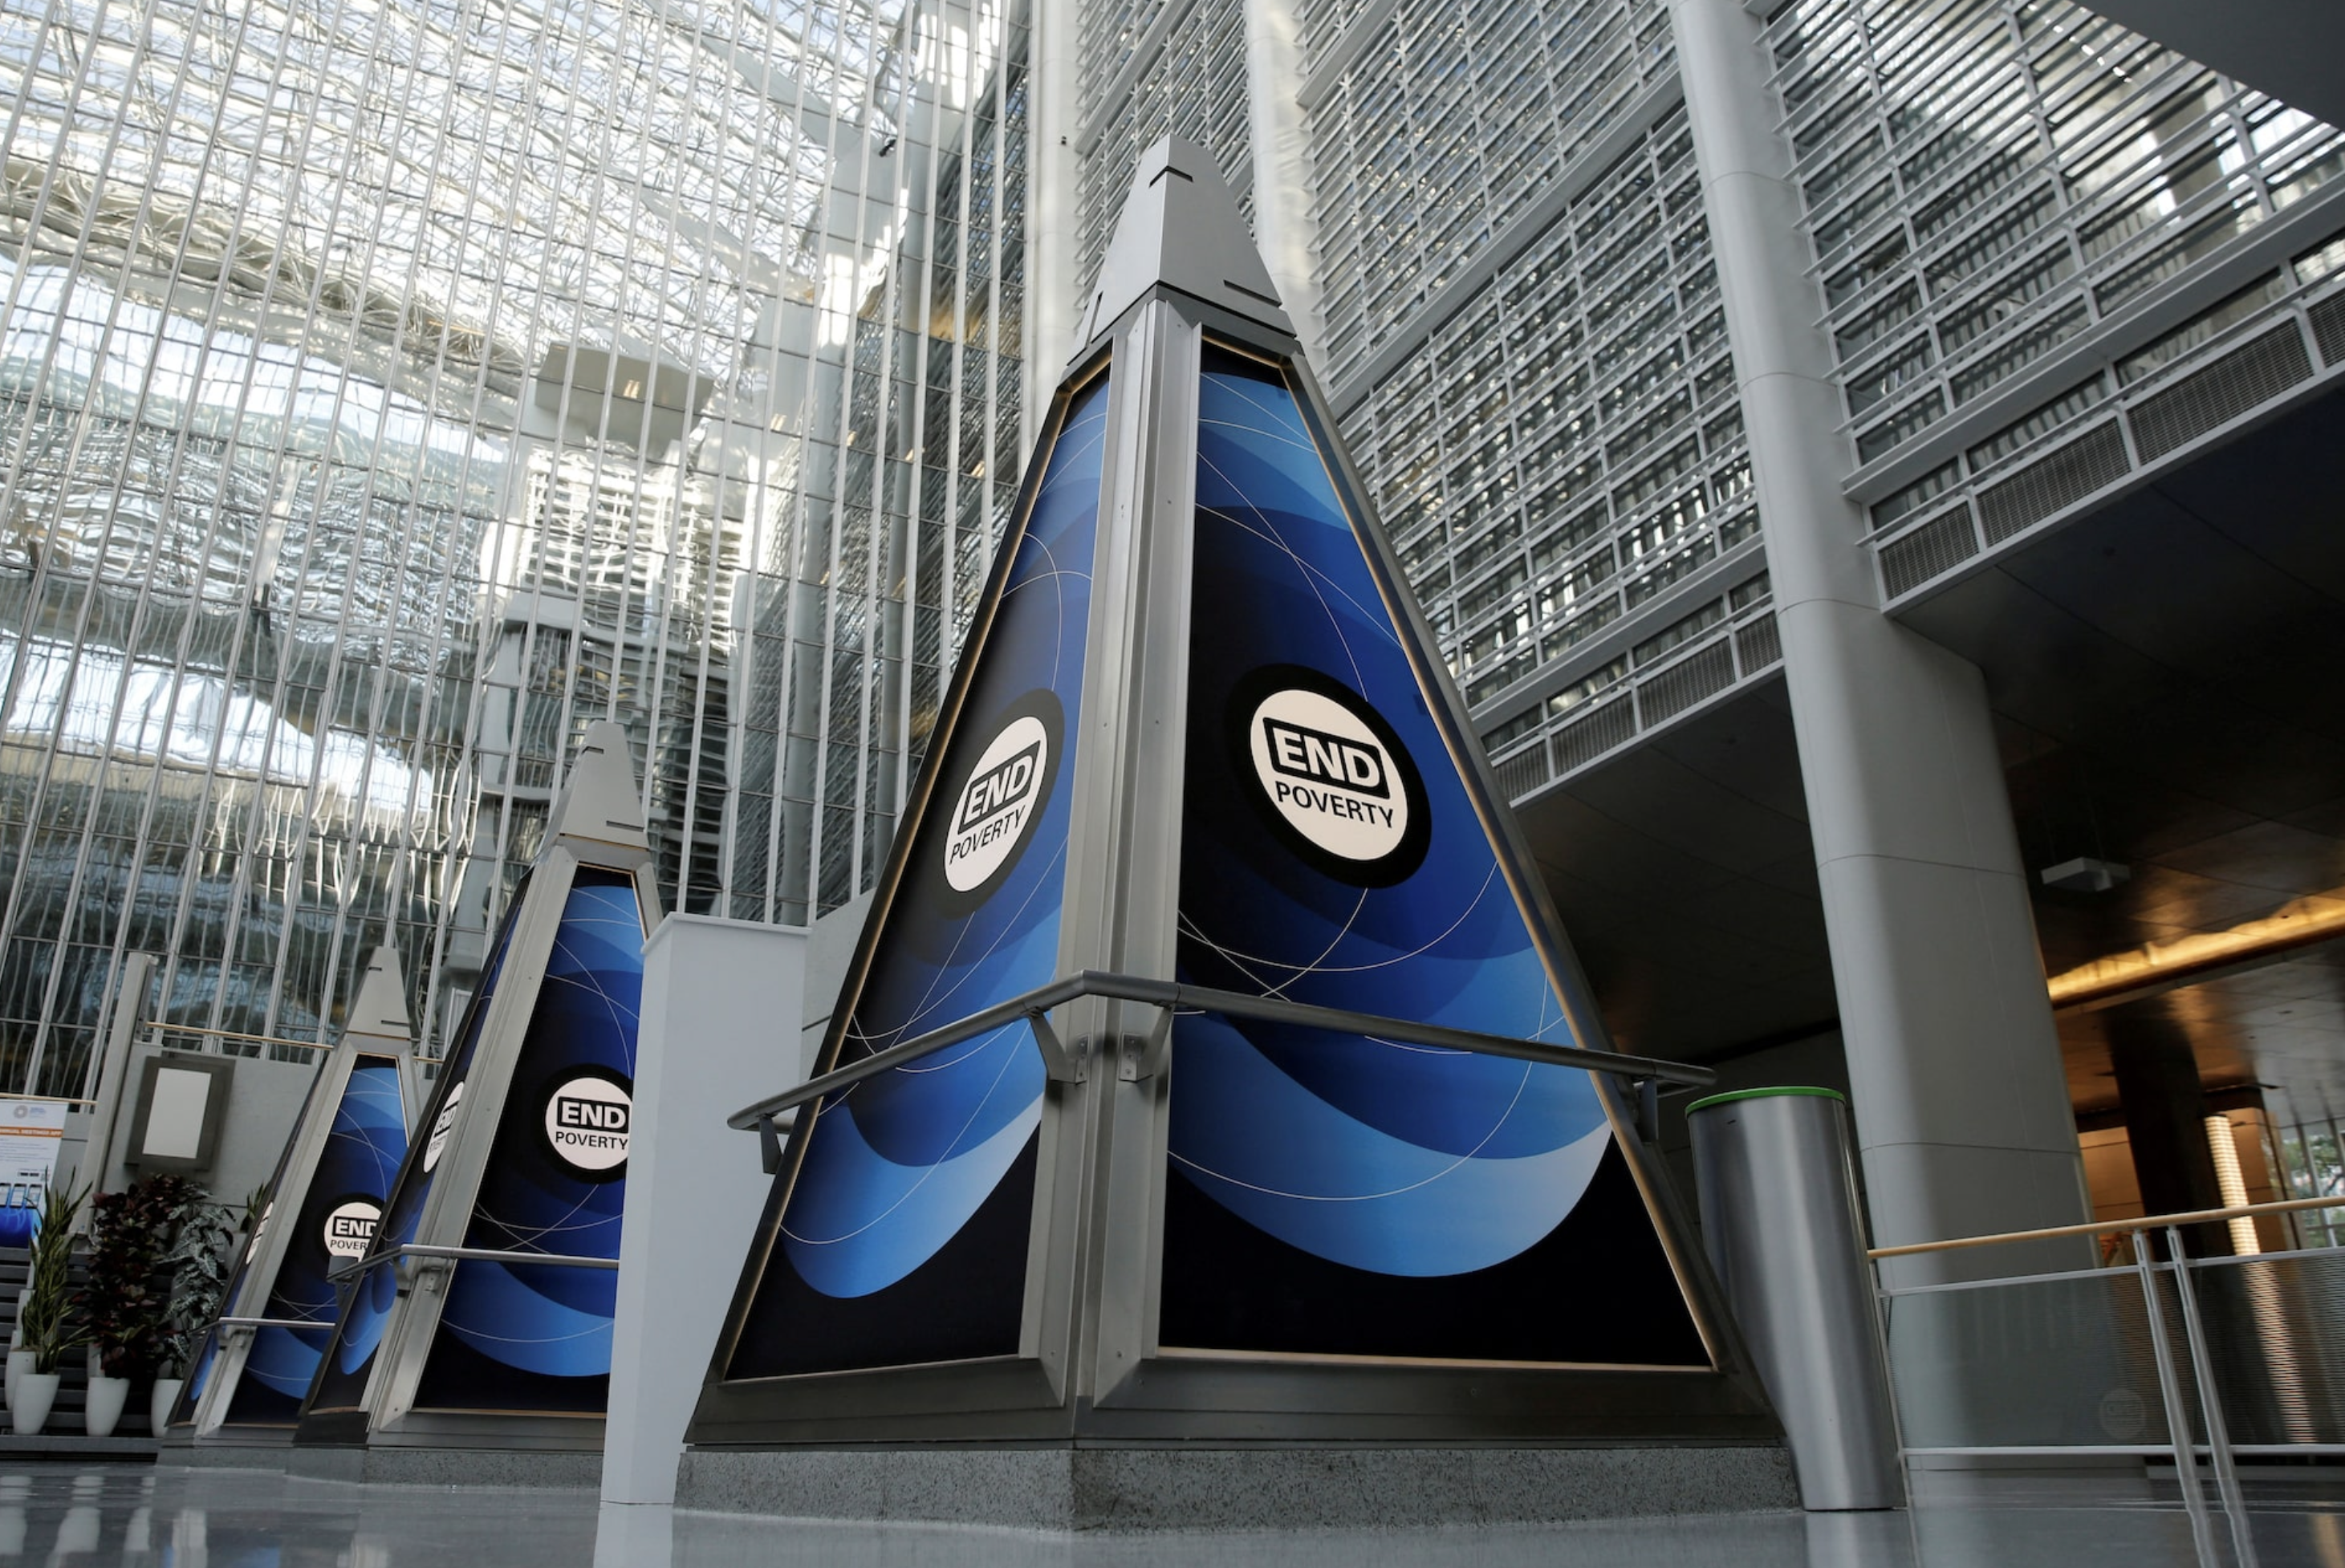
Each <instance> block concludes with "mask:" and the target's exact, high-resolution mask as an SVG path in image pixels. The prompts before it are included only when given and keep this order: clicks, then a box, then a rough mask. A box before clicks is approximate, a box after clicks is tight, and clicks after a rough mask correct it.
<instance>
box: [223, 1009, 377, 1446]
mask: <svg viewBox="0 0 2345 1568" xmlns="http://www.w3.org/2000/svg"><path fill="white" fill-rule="evenodd" d="M406 1156H407V1108H406V1105H405V1103H404V1102H403V1100H402V1099H401V1094H400V1083H399V1064H398V1062H397V1061H396V1060H394V1059H393V1058H391V1057H385V1056H374V1055H368V1056H361V1057H359V1058H358V1061H357V1062H356V1064H355V1065H353V1066H352V1067H351V1068H350V1077H349V1078H348V1080H347V1081H346V1082H345V1083H344V1086H343V1088H342V1098H341V1104H340V1106H339V1107H337V1108H336V1109H335V1112H334V1120H333V1125H332V1127H331V1128H330V1129H329V1130H328V1132H327V1134H326V1142H325V1147H324V1148H323V1149H321V1150H320V1153H319V1156H318V1164H317V1168H315V1170H313V1171H312V1172H311V1173H310V1182H309V1189H308V1191H307V1193H306V1195H305V1196H304V1198H303V1199H302V1202H301V1207H300V1212H299V1214H298V1215H296V1216H293V1217H292V1218H291V1219H290V1223H291V1224H292V1225H293V1227H294V1229H293V1233H292V1235H291V1236H290V1237H289V1238H288V1239H287V1242H286V1246H285V1249H284V1252H283V1254H282V1258H281V1260H280V1261H279V1265H278V1270H277V1278H276V1279H275V1280H273V1281H271V1283H270V1287H269V1294H268V1297H267V1299H266V1301H265V1303H264V1304H263V1306H262V1307H261V1310H260V1311H259V1316H261V1317H264V1318H279V1319H289V1320H299V1321H303V1322H311V1323H315V1324H317V1325H318V1327H317V1328H315V1329H313V1330H303V1329H276V1328H269V1329H259V1330H254V1333H253V1337H252V1346H251V1349H250V1350H249V1351H248V1352H247V1354H246V1357H245V1367H244V1376H243V1379H242V1380H241V1381H239V1383H238V1385H237V1388H236V1391H235V1393H234V1394H233V1395H232V1396H231V1398H230V1400H229V1403H228V1417H227V1420H228V1423H229V1424H239V1423H260V1424H267V1425H289V1424H291V1422H292V1421H293V1419H294V1418H295V1417H296V1416H297V1415H299V1413H300V1409H301V1399H302V1396H303V1395H305V1394H307V1393H308V1392H309V1391H310V1383H311V1381H314V1380H315V1378H316V1377H317V1373H318V1365H319V1362H320V1359H321V1357H322V1356H323V1355H324V1352H325V1347H326V1341H327V1339H328V1337H329V1335H330V1332H331V1330H332V1328H333V1323H334V1313H335V1308H336V1300H335V1291H334V1287H333V1286H332V1285H331V1284H330V1283H329V1282H328V1280H327V1278H326V1275H327V1271H328V1270H330V1269H331V1268H332V1267H333V1266H334V1265H336V1264H338V1263H341V1262H343V1261H345V1260H347V1259H350V1258H354V1257H357V1256H359V1255H360V1253H361V1252H363V1251H364V1249H365V1248H366V1246H367V1245H368V1243H369V1241H370V1240H371V1238H372V1235H373V1230H374V1223H375V1219H376V1218H378V1217H379V1216H380V1214H381V1209H382V1205H383V1203H384V1201H385V1199H388V1198H389V1197H390V1195H391V1182H392V1179H394V1178H395V1177H396V1176H397V1175H398V1174H399V1167H400V1162H401V1160H402V1159H404V1158H406ZM281 1187H282V1182H281V1180H280V1182H279V1189H281ZM287 1222H288V1219H287V1217H285V1216H283V1215H279V1214H275V1213H272V1214H271V1215H270V1217H269V1223H271V1224H283V1223H287ZM235 1299H236V1294H235V1291H234V1290H230V1292H229V1296H228V1300H235ZM197 1397H198V1398H199V1397H201V1391H200V1390H198V1391H197Z"/></svg>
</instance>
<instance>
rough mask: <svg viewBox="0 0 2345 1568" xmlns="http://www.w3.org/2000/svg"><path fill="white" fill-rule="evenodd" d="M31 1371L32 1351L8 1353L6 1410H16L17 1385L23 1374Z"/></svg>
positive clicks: (22, 1378)
mask: <svg viewBox="0 0 2345 1568" xmlns="http://www.w3.org/2000/svg"><path fill="white" fill-rule="evenodd" d="M32 1370H33V1352H32V1351H17V1350H12V1351H9V1352H8V1383H7V1389H6V1394H7V1400H8V1408H9V1409H10V1410H15V1408H16V1385H17V1383H19V1382H21V1381H23V1380H24V1376H25V1373H26V1372H29V1371H32Z"/></svg>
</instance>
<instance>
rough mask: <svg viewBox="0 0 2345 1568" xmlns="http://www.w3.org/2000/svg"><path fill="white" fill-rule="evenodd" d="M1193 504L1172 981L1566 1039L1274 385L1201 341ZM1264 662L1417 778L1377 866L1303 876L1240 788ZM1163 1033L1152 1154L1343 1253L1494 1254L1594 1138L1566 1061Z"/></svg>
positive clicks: (1337, 516)
mask: <svg viewBox="0 0 2345 1568" xmlns="http://www.w3.org/2000/svg"><path fill="white" fill-rule="evenodd" d="M1196 504H1197V539H1196V557H1195V567H1194V572H1195V578H1194V602H1195V604H1196V605H1197V611H1196V615H1195V620H1194V622H1193V632H1192V637H1191V647H1190V683H1191V684H1190V692H1191V706H1190V716H1189V742H1188V744H1189V762H1188V767H1187V803H1186V804H1187V811H1186V816H1185V818H1184V824H1183V838H1182V865H1181V937H1180V945H1179V967H1180V971H1181V975H1182V977H1183V979H1186V980H1190V981H1193V982H1195V983H1197V984H1200V985H1205V986H1217V987H1221V988H1224V989H1228V990H1233V991H1244V992H1248V993H1252V994H1254V995H1261V996H1284V997H1289V998H1291V999H1293V1000H1295V1001H1299V1002H1308V1003H1315V1004H1320V1005H1324V1006H1328V1007H1348V1008H1354V1009H1357V1010H1359V1011H1363V1012H1369V1013H1376V1014H1381V1015H1384V1016H1386V1017H1404V1018H1410V1019H1415V1020H1419V1021H1423V1022H1427V1023H1436V1024H1445V1025H1450V1026H1454V1027H1459V1028H1467V1029H1477V1030H1483V1031H1487V1032H1488V1033H1492V1034H1499V1035H1511V1036H1515V1037H1524V1038H1530V1039H1546V1040H1553V1041H1556V1042H1557V1043H1558V1044H1569V1043H1571V1040H1572V1033H1571V1029H1570V1027H1569V1025H1568V1021H1567V1019H1566V1017H1565V1012H1564V1007H1563V1005H1562V1002H1561V1000H1560V998H1559V997H1558V995H1557V992H1556V989H1555V986H1554V985H1553V983H1552V982H1551V980H1550V979H1549V977H1548V970H1547V966H1546V964H1545V962H1544V961H1543V959H1542V956H1541V955H1540V953H1539V950H1538V946H1537V945H1536V943H1535V941H1534V939H1533V936H1532V934H1531V930H1530V926H1529V924H1528V920H1527V919H1526V917H1525V916H1524V913H1523V910H1522V907H1521V905H1520V904H1519V903H1518V899H1517V896H1516V895H1515V892H1514V890H1513V888H1512V887H1511V886H1510V885H1509V884H1508V880H1507V877H1506V875H1505V874H1504V872H1503V871H1502V870H1501V869H1500V866H1499V864H1498V861H1497V853H1496V851H1495V850H1494V848H1493V846H1492V841H1491V837H1490V834H1489V830H1488V828H1487V825H1486V824H1485V823H1484V822H1483V820H1482V818H1481V816H1480V814H1478V812H1477V809H1476V806H1475V804H1474V801H1473V799H1472V797H1471V796H1469V795H1468V794H1467V789H1466V785H1465V784H1464V781H1463V780H1462V778H1461V777H1460V775H1459V773H1458V770H1457V765H1456V764H1455V763H1454V761H1453V760H1452V758H1451V756H1450V754H1449V750H1448V747H1447V744H1445V741H1444V738H1443V733H1442V730H1441V728H1440V726H1438V725H1437V724H1436V722H1435V720H1434V718H1433V715H1432V713H1431V712H1430V710H1429V709H1428V707H1427V704H1426V697H1425V693H1424V692H1423V691H1422V690H1421V689H1420V687H1419V685H1418V683H1417V678H1416V673H1415V671H1414V670H1413V669H1412V667H1411V665H1410V663H1409V660H1408V657H1407V655H1406V652H1405V651H1404V649H1403V645H1402V642H1401V640H1400V636H1401V634H1400V632H1398V630H1397V629H1396V622H1395V621H1394V618H1393V615H1392V613H1391V612H1390V611H1389V610H1388V609H1387V607H1386V603H1385V601H1384V598H1383V596H1382V595H1381V594H1380V593H1379V592H1378V590H1377V587H1376V579H1375V577H1374V575H1373V573H1372V572H1371V569H1370V567H1369V564H1368V561H1367V559H1366V557H1365V554H1364V552H1363V550H1362V545H1361V542H1360V541H1359V540H1358V538H1356V537H1355V534H1354V531H1353V526H1352V522H1351V520H1350V518H1349V516H1348V515H1347V514H1346V512H1345V509H1344V507H1343V505H1342V503H1341V501H1339V500H1338V499H1337V494H1336V491H1335V484H1334V482H1333V481H1332V480H1331V479H1330V477H1329V473H1328V468H1327V464H1326V461H1325V459H1324V458H1323V456H1322V454H1321V453H1320V451H1319V450H1318V448H1317V447H1316V446H1315V443H1314V441H1313V439H1312V434H1311V431H1310V430H1309V428H1308V427H1307V426H1306V424H1305V423H1304V418H1303V415H1302V412H1301V410H1300V409H1299V408H1298V407H1297V406H1296V403H1295V399H1294V393H1293V392H1292V391H1291V390H1290V389H1288V388H1287V387H1286V385H1285V384H1284V381H1283V380H1282V379H1281V378H1280V376H1279V374H1278V372H1277V371H1276V370H1274V369H1270V368H1268V367H1263V366H1258V365H1256V364H1254V363H1253V362H1251V361H1247V360H1243V359H1239V358H1238V357H1236V356H1234V355H1231V354H1227V353H1223V352H1221V351H1219V350H1215V349H1208V351H1207V356H1206V373H1205V375H1204V378H1203V388H1202V390H1201V398H1200V408H1199V416H1198V449H1197V502H1196ZM1280 668H1293V669H1297V670H1299V671H1304V672H1309V673H1312V674H1313V675H1315V676H1316V677H1319V678H1322V679H1324V680H1325V682H1331V683H1334V685H1335V686H1337V687H1340V688H1342V689H1343V690H1344V691H1345V692H1348V693H1354V694H1355V696H1356V697H1358V698H1362V699H1365V703H1364V705H1365V707H1366V708H1367V709H1369V710H1370V711H1372V712H1373V713H1376V714H1377V715H1379V716H1380V717H1381V719H1382V721H1383V722H1384V723H1385V724H1386V725H1387V726H1389V729H1390V731H1391V732H1392V733H1393V735H1394V736H1395V737H1396V738H1397V739H1398V741H1399V742H1400V744H1401V746H1402V748H1403V749H1404V750H1405V751H1406V754H1407V756H1408V758H1409V759H1411V760H1413V762H1414V763H1415V765H1416V772H1417V773H1418V774H1421V775H1422V780H1423V791H1424V797H1425V798H1424V800H1423V801H1422V802H1420V803H1417V804H1418V807H1419V809H1421V810H1422V811H1423V812H1424V813H1425V814H1426V817H1427V819H1428V825H1429V829H1430V838H1429V842H1428V843H1427V844H1426V848H1425V853H1424V858H1423V861H1422V864H1421V865H1417V866H1416V869H1414V870H1413V871H1410V872H1408V873H1407V874H1406V875H1405V876H1403V877H1402V878H1401V879H1400V880H1398V881H1397V882H1395V883H1393V884H1392V885H1383V886H1376V885H1365V886H1364V885H1358V884H1357V882H1355V881H1352V880H1346V879H1344V878H1343V877H1340V876H1338V875H1330V874H1328V873H1327V871H1325V869H1324V868H1322V867H1321V866H1318V865H1314V864H1312V863H1310V862H1309V861H1307V860H1306V859H1305V858H1304V857H1303V856H1302V855H1298V854H1297V853H1295V851H1294V849H1293V848H1292V847H1291V846H1290V845H1289V844H1288V843H1286V842H1285V841H1284V839H1282V837H1281V835H1280V833H1279V830H1278V829H1277V828H1276V827H1275V826H1274V824H1273V823H1272V822H1271V821H1270V820H1269V815H1268V814H1267V813H1266V812H1265V811H1264V808H1263V805H1262V803H1261V801H1260V800H1259V799H1250V798H1248V794H1247V792H1254V793H1255V794H1257V795H1258V794H1259V793H1260V791H1261V788H1262V786H1261V785H1260V784H1258V783H1257V782H1256V779H1255V774H1254V767H1253V765H1252V764H1250V763H1249V762H1248V761H1247V760H1246V759H1245V757H1244V755H1243V754H1240V753H1239V752H1238V750H1237V749H1236V747H1235V746H1234V745H1233V742H1232V740H1231V736H1232V735H1233V733H1240V734H1242V733H1244V725H1245V723H1247V722H1249V715H1250V713H1251V710H1250V709H1249V712H1248V714H1241V715H1239V717H1238V719H1237V721H1236V723H1235V726H1234V727H1233V721H1232V717H1231V712H1232V708H1233V704H1241V703H1243V700H1244V693H1247V692H1248V691H1249V690H1252V689H1254V688H1257V687H1259V686H1260V685H1261V684H1262V682H1263V679H1264V672H1265V671H1268V672H1272V679H1273V681H1275V672H1276V671H1277V670H1278V669H1280ZM1249 683H1252V685H1251V686H1250V685H1249ZM1610 1138H1611V1133H1610V1129H1609V1123H1608V1121H1607V1119H1606V1117H1605V1114H1604V1111H1603V1108H1602V1106H1601V1104H1600V1103H1599V1099H1598V1098H1597V1095H1596V1093H1595V1091H1594V1089H1593V1088H1592V1087H1591V1086H1590V1084H1589V1080H1588V1077H1587V1075H1585V1074H1583V1073H1579V1072H1574V1071H1570V1070H1568V1069H1564V1068H1559V1067H1533V1066H1530V1065H1528V1064H1526V1063H1521V1062H1515V1061H1508V1060H1504V1059H1500V1058H1495V1057H1477V1056H1471V1055H1467V1054H1466V1053H1463V1052H1457V1051H1447V1050H1436V1049H1428V1048H1425V1047H1416V1046H1406V1045H1401V1044H1398V1043H1396V1042H1392V1041H1384V1040H1376V1039H1372V1038H1366V1037H1359V1036H1351V1035H1340V1034H1334V1033H1330V1032H1328V1031H1325V1030H1320V1029H1308V1028H1300V1027H1291V1026H1284V1025H1275V1024H1260V1023H1253V1022H1242V1021H1238V1020H1233V1019H1230V1018H1226V1017H1219V1016H1213V1015H1206V1016H1188V1017H1181V1018H1180V1019H1178V1020H1177V1021H1176V1023H1175V1026H1174V1030H1173V1103H1172V1130H1171V1158H1172V1161H1173V1168H1175V1169H1177V1170H1179V1171H1181V1172H1182V1173H1183V1174H1184V1175H1185V1176H1187V1177H1188V1178H1189V1179H1191V1180H1193V1181H1194V1182H1195V1183H1196V1184H1197V1185H1198V1186H1199V1187H1200V1188H1201V1189H1203V1191H1205V1192H1206V1193H1207V1194H1209V1195H1210V1196H1211V1197H1212V1198H1213V1199H1214V1200H1215V1201H1216V1202H1218V1203H1220V1204H1221V1205H1222V1206H1223V1207H1224V1208H1225V1209H1229V1210H1230V1211H1232V1212H1233V1213H1235V1214H1237V1215H1239V1216H1240V1217H1242V1218H1243V1219H1246V1220H1247V1221H1249V1222H1250V1223H1252V1224H1254V1225H1255V1226H1257V1227H1259V1228H1260V1229H1263V1230H1264V1231H1267V1232H1269V1233H1270V1234H1271V1235H1272V1236H1274V1237H1276V1238H1278V1239H1280V1240H1282V1241H1284V1242H1286V1243H1288V1244H1289V1245H1291V1246H1294V1247H1296V1248H1300V1249H1303V1250H1304V1251H1306V1252H1309V1253H1311V1254H1313V1255H1314V1256H1315V1257H1318V1258H1323V1259H1327V1260H1329V1261H1331V1262H1335V1263H1341V1264H1345V1265H1347V1266H1349V1267H1352V1268H1356V1269H1362V1270H1370V1271H1373V1272H1375V1273H1378V1274H1385V1275H1395V1276H1405V1277H1418V1278H1427V1277H1438V1276H1447V1275H1455V1274H1462V1273H1467V1272H1469V1271H1472V1270H1481V1269H1487V1268H1489V1267H1490V1266H1492V1265H1494V1264H1497V1263H1499V1262H1501V1261H1503V1260H1505V1259H1509V1258H1512V1257H1515V1256H1517V1255H1518V1254H1519V1253H1521V1252H1523V1251H1525V1250H1526V1249H1528V1248H1530V1247H1532V1246H1534V1245H1535V1244H1536V1243H1538V1241H1539V1240H1540V1239H1543V1238H1545V1237H1546V1236H1547V1235H1548V1234H1549V1233H1550V1232H1551V1231H1553V1230H1554V1229H1555V1228H1556V1226H1557V1225H1558V1224H1559V1223H1560V1222H1561V1221H1562V1220H1563V1219H1564V1218H1565V1217H1566V1216H1567V1215H1568V1214H1569V1213H1570V1212H1571V1211H1572V1209H1573V1208H1574V1206H1575V1205H1576V1204H1577V1203H1578V1202H1579V1199H1580V1196H1581V1194H1582V1193H1583V1192H1585V1191H1586V1190H1587V1189H1588V1187H1589V1181H1590V1180H1591V1179H1592V1178H1593V1177H1594V1175H1595V1173H1596V1169H1597V1166H1598V1164H1599V1161H1600V1160H1601V1158H1602V1157H1603V1155H1604V1154H1605V1152H1606V1150H1607V1149H1608V1148H1609V1145H1610ZM1167 1266H1168V1268H1170V1267H1172V1264H1171V1262H1170V1261H1168V1265H1167Z"/></svg>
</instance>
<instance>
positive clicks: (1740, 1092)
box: [1686, 1087, 1848, 1116]
mask: <svg viewBox="0 0 2345 1568" xmlns="http://www.w3.org/2000/svg"><path fill="white" fill-rule="evenodd" d="M1777 1095H1806V1096H1809V1097H1810V1098H1814V1099H1836V1100H1838V1101H1840V1103H1841V1104H1843V1105H1846V1104H1847V1103H1848V1097H1847V1096H1846V1095H1844V1094H1843V1093H1841V1092H1840V1090H1838V1089H1824V1088H1802V1087H1783V1088H1776V1089H1733V1090H1731V1091H1729V1092H1728V1093H1725V1094H1722V1095H1709V1096H1706V1097H1704V1098H1701V1099H1698V1100H1696V1101H1694V1102H1693V1104H1691V1105H1690V1106H1688V1107H1686V1115H1688V1116H1691V1115H1692V1114H1693V1113H1694V1112H1696V1111H1698V1110H1708V1109H1709V1108H1711V1106H1714V1105H1724V1104H1726V1103H1727V1102H1728V1101H1730V1100H1739V1099H1771V1098H1774V1097H1775V1096H1777Z"/></svg>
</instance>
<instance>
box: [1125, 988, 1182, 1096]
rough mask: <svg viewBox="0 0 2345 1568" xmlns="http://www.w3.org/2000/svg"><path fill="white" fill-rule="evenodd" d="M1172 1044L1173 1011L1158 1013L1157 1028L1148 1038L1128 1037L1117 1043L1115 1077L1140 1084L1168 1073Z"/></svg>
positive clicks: (1167, 1009) (1139, 1036)
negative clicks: (1167, 1052) (1168, 1052)
mask: <svg viewBox="0 0 2345 1568" xmlns="http://www.w3.org/2000/svg"><path fill="white" fill-rule="evenodd" d="M1172 1040H1173V1009H1172V1008H1170V1007H1159V1008H1158V1009H1157V1010H1156V1027H1154V1028H1152V1029H1151V1030H1149V1031H1148V1033H1147V1034H1145V1035H1126V1036H1124V1037H1122V1039H1121V1040H1119V1041H1118V1042H1117V1044H1118V1046H1119V1047H1120V1048H1119V1049H1118V1050H1117V1052H1116V1059H1115V1076H1116V1077H1117V1078H1119V1079H1120V1080H1122V1082H1124V1083H1128V1084H1136V1083H1139V1082H1141V1081H1142V1079H1145V1078H1152V1077H1155V1076H1156V1075H1157V1074H1158V1073H1160V1072H1162V1071H1163V1070H1164V1048H1165V1047H1166V1046H1168V1045H1170V1044H1171V1043H1172Z"/></svg>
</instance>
